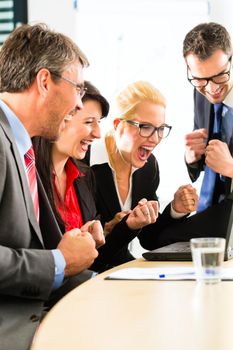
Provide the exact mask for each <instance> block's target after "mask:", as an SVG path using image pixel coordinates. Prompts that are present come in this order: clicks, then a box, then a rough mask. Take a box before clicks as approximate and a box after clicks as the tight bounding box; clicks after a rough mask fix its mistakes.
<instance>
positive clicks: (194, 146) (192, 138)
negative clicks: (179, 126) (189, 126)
mask: <svg viewBox="0 0 233 350" xmlns="http://www.w3.org/2000/svg"><path fill="white" fill-rule="evenodd" d="M207 137H208V134H207V130H206V129H198V130H194V131H193V132H191V133H190V134H187V135H186V136H185V148H186V152H185V159H186V162H187V164H192V163H196V162H197V161H199V160H200V159H201V156H202V155H203V154H204V153H205V148H206V140H207Z"/></svg>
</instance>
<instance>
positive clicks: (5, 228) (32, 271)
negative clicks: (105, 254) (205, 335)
mask: <svg viewBox="0 0 233 350" xmlns="http://www.w3.org/2000/svg"><path fill="white" fill-rule="evenodd" d="M86 65H88V61H87V59H86V57H85V55H84V54H83V53H82V52H81V51H80V49H79V48H78V47H77V46H76V45H75V44H74V43H73V42H72V41H71V40H70V39H69V38H67V37H66V36H64V35H62V34H59V33H55V32H52V31H50V30H49V29H48V28H47V27H46V26H44V25H34V26H30V25H24V26H21V27H19V28H17V29H16V30H15V31H14V32H13V33H12V34H11V35H10V36H9V38H8V39H7V40H6V42H5V43H4V44H3V46H2V48H1V51H0V164H1V167H0V222H1V228H0V310H1V312H0V339H1V341H0V349H1V350H3V349H4V350H5V349H8V350H13V349H14V350H15V349H17V350H21V349H22V350H25V349H28V348H29V347H30V344H31V341H32V338H33V335H34V333H35V330H36V327H37V326H38V323H39V321H40V319H41V317H42V315H43V312H44V310H45V307H48V306H51V305H53V304H54V302H55V301H56V300H58V299H59V298H60V297H62V296H63V295H64V294H65V293H66V292H67V291H69V290H70V289H72V288H73V287H75V286H77V285H78V284H79V283H81V282H82V281H83V280H85V279H86V278H88V277H90V276H91V272H89V273H88V271H84V270H85V269H86V268H88V267H89V266H90V265H91V264H92V263H93V261H94V259H95V258H96V256H97V251H96V249H95V242H94V240H93V239H92V237H91V235H90V234H89V233H88V232H82V233H81V232H80V231H79V230H78V229H74V230H72V231H70V232H67V233H65V234H64V235H63V236H62V235H61V232H60V230H59V228H58V226H57V223H56V220H55V219H54V216H53V213H52V211H51V208H50V205H49V203H48V200H47V197H46V194H45V192H44V190H43V186H42V185H41V182H40V179H39V178H37V187H38V195H39V213H38V214H39V217H37V216H36V211H35V209H34V203H33V200H32V198H33V194H32V193H31V192H30V177H29V175H28V176H27V168H26V165H25V162H24V156H25V154H26V153H27V151H28V149H30V148H31V137H33V136H36V135H41V136H44V137H46V138H48V139H50V140H56V138H57V137H58V135H59V131H60V130H61V129H62V127H63V126H64V123H65V122H66V120H65V119H66V118H65V116H67V115H70V114H72V112H73V111H74V110H75V109H77V108H82V102H81V98H82V96H83V94H84V85H83V67H85V66H86ZM35 188H36V187H35ZM36 192H37V191H36ZM38 221H39V222H38ZM82 271H84V272H82Z"/></svg>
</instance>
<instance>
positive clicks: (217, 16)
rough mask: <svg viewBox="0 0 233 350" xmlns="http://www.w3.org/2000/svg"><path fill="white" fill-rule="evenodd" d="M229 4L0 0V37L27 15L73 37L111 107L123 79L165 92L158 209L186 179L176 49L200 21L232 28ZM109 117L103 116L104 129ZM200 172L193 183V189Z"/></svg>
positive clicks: (185, 97)
mask: <svg viewBox="0 0 233 350" xmlns="http://www.w3.org/2000/svg"><path fill="white" fill-rule="evenodd" d="M232 9H233V5H232V2H231V0H209V1H207V0H40V1H38V0H28V1H27V0H11V1H10V0H0V39H1V40H4V38H5V37H6V36H7V35H8V32H9V31H10V30H12V28H13V27H15V26H16V25H18V24H20V23H22V22H26V21H27V20H28V22H29V23H34V22H45V23H47V24H48V25H49V26H50V27H51V28H53V29H55V30H58V31H61V32H63V33H65V34H67V35H69V36H70V37H72V39H74V40H75V41H76V42H77V44H78V45H79V46H80V48H81V49H82V50H83V51H84V52H85V53H86V55H87V57H88V59H89V61H90V67H89V68H88V69H87V70H86V72H85V76H84V77H85V79H87V80H91V81H92V82H93V83H94V84H95V85H96V86H97V87H98V88H99V89H100V90H101V92H102V93H103V94H104V95H105V96H106V97H107V98H108V100H109V102H110V103H111V110H110V115H114V114H115V113H116V112H115V107H114V97H115V95H116V94H117V93H118V91H119V90H120V89H122V88H123V87H124V86H126V85H127V84H128V83H130V82H133V81H136V80H141V79H142V80H148V81H150V82H151V83H152V84H154V85H155V86H156V87H157V88H159V89H160V90H161V92H162V93H163V94H164V95H165V97H166V99H167V113H166V115H167V117H166V121H167V123H168V124H170V125H172V127H173V128H172V132H171V134H170V135H169V138H168V139H165V140H163V141H162V142H161V144H160V145H159V146H158V147H156V149H155V151H154V154H155V156H156V157H157V159H158V161H159V165H160V176H161V182H160V187H159V191H158V195H159V199H160V204H161V208H162V209H163V208H164V206H165V205H166V204H167V203H168V202H169V201H170V200H171V199H172V198H173V194H174V192H175V191H176V189H177V188H178V187H179V186H180V185H182V184H186V183H190V180H189V177H188V175H187V171H186V168H185V165H184V135H185V134H186V133H188V132H190V131H191V130H192V127H193V101H192V96H193V89H192V86H191V85H190V84H189V83H188V81H187V79H186V66H185V64H184V61H183V57H182V42H183V39H184V36H185V34H186V33H187V32H188V31H189V30H190V29H191V28H192V27H194V26H195V25H196V24H198V23H200V22H206V21H216V22H219V23H222V24H223V25H224V26H225V27H226V28H227V29H228V30H229V32H230V33H231V34H232V33H233V21H232V18H231V13H232ZM4 16H5V17H4ZM109 119H110V118H108V120H106V121H105V122H103V125H102V130H103V134H104V132H105V130H106V129H108V128H109V124H110V122H109ZM97 146H98V144H97ZM96 155H97V156H98V158H99V157H101V154H98V153H97V151H96ZM201 180H202V179H201V178H200V179H199V181H198V183H196V184H195V186H196V188H197V189H198V190H199V188H200V183H201ZM140 252H141V251H140ZM139 255H140V253H139Z"/></svg>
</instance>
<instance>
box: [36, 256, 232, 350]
mask: <svg viewBox="0 0 233 350" xmlns="http://www.w3.org/2000/svg"><path fill="white" fill-rule="evenodd" d="M190 264H191V263H178V262H172V263H171V262H146V261H144V260H143V259H139V260H135V261H133V262H130V263H127V264H124V265H121V266H120V268H122V267H159V266H171V265H172V266H179V265H186V266H189V265H190ZM224 265H225V266H227V267H230V266H232V267H233V261H229V262H225V263H224ZM118 268H119V267H118ZM116 269H117V268H115V269H112V270H109V271H111V272H112V271H114V270H116ZM109 271H107V272H105V273H102V274H100V275H99V276H97V277H95V278H93V279H92V280H90V281H88V282H86V283H84V284H83V285H81V286H80V287H78V288H76V289H75V290H73V291H72V292H71V293H69V294H68V295H67V296H66V297H64V298H63V299H62V300H61V301H60V302H59V303H58V304H57V305H56V306H55V307H54V308H53V309H52V310H51V311H50V312H49V313H48V315H47V316H46V317H45V319H44V320H43V322H42V323H41V326H40V327H39V330H38V332H37V335H36V337H35V340H34V342H33V345H32V348H31V350H53V349H54V350H66V349H67V350H126V349H127V350H128V349H130V350H131V349H132V350H144V349H145V350H173V349H175V350H190V349H191V350H194V349H195V350H220V349H221V350H228V349H229V350H232V349H233V336H232V334H233V282H229V281H225V282H221V283H219V284H216V285H199V284H198V283H196V282H195V281H112V280H111V281H110V280H104V277H105V276H106V275H108V274H109Z"/></svg>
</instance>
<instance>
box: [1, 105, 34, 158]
mask: <svg viewBox="0 0 233 350" xmlns="http://www.w3.org/2000/svg"><path fill="white" fill-rule="evenodd" d="M0 107H1V109H2V110H3V112H4V113H5V116H6V118H7V120H8V122H9V124H10V127H11V131H12V133H13V135H14V138H15V142H16V145H17V148H18V150H19V153H20V156H21V158H22V159H24V155H25V153H27V151H28V150H29V148H30V147H31V145H32V142H31V138H30V136H29V134H28V132H27V130H26V129H25V127H24V126H23V124H22V123H21V121H20V120H19V118H18V117H17V116H16V114H15V113H14V112H13V111H12V110H11V109H10V108H9V107H8V106H7V105H6V103H5V102H3V101H2V100H1V99H0Z"/></svg>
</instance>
